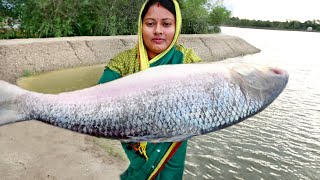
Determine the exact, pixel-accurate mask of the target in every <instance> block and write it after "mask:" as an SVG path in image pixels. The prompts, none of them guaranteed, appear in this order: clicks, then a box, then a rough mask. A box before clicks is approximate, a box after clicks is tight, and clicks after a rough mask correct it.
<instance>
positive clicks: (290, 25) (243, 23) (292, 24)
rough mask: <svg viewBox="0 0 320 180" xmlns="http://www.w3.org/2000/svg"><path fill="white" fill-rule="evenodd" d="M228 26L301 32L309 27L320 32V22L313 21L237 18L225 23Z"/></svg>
mask: <svg viewBox="0 0 320 180" xmlns="http://www.w3.org/2000/svg"><path fill="white" fill-rule="evenodd" d="M224 24H225V25H228V26H236V27H250V28H263V29H280V30H299V31H306V30H307V29H308V28H309V27H311V28H312V31H317V32H320V20H312V21H305V22H303V23H302V22H299V21H286V22H279V21H261V20H248V19H239V18H237V17H232V18H229V19H228V20H227V21H226V22H225V23H224Z"/></svg>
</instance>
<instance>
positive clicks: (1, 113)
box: [0, 80, 27, 126]
mask: <svg viewBox="0 0 320 180" xmlns="http://www.w3.org/2000/svg"><path fill="white" fill-rule="evenodd" d="M26 92H27V91H26V90H23V89H21V88H19V87H18V86H15V85H12V84H10V83H7V82H5V81H2V80H0V126H1V125H5V124H10V123H14V122H18V121H22V120H25V119H24V117H23V115H22V114H20V113H19V111H18V106H17V102H18V101H17V99H18V98H19V96H20V95H22V94H25V93H26Z"/></svg>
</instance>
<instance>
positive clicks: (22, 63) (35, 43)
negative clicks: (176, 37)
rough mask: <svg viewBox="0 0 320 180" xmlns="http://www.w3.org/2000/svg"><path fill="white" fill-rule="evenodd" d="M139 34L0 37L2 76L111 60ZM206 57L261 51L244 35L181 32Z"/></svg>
mask: <svg viewBox="0 0 320 180" xmlns="http://www.w3.org/2000/svg"><path fill="white" fill-rule="evenodd" d="M136 40H137V36H103V37H67V38H45V39H14V40H0V79H2V80H6V81H9V82H12V83H15V81H16V80H17V78H18V77H20V76H22V75H23V72H24V71H29V72H43V71H51V70H56V69H61V68H72V67H78V66H87V65H93V64H102V63H106V62H107V61H109V59H110V58H112V57H113V56H115V55H116V54H117V53H119V52H121V51H123V50H125V49H128V48H132V47H134V46H135V44H136ZM180 43H181V44H183V45H184V46H185V47H189V48H193V49H194V50H195V51H196V52H197V54H198V55H199V56H200V57H201V58H202V59H203V60H205V61H217V60H221V59H226V58H230V57H237V56H242V55H246V54H253V53H257V52H260V50H259V49H257V48H255V47H254V46H252V45H250V44H249V43H247V42H246V41H244V40H243V39H241V38H238V37H233V36H226V35H216V34H215V35H212V34H211V35H181V38H180Z"/></svg>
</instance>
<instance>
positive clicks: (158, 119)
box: [0, 63, 288, 142]
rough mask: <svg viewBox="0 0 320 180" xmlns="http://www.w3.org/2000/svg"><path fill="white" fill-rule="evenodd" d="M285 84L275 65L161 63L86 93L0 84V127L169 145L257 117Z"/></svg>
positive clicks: (283, 75) (279, 70)
mask: <svg viewBox="0 0 320 180" xmlns="http://www.w3.org/2000/svg"><path fill="white" fill-rule="evenodd" d="M287 82H288V74H287V73H286V72H285V71H284V70H281V69H278V68H268V67H262V68H257V67H253V66H250V65H247V64H236V65H233V64H227V65H225V64H221V63H211V64H182V65H164V66H159V67H155V68H150V69H148V70H145V71H142V72H139V73H135V74H132V75H129V76H126V77H123V78H120V79H118V80H115V81H112V82H109V83H106V84H102V85H97V86H94V87H91V88H87V89H83V90H78V91H73V92H65V93H61V94H56V95H54V94H41V93H36V92H30V91H27V90H24V89H21V88H19V87H17V86H15V85H12V84H9V83H7V82H5V81H0V125H3V124H8V123H13V122H17V121H24V120H31V119H36V120H40V121H43V122H46V123H50V124H53V125H55V126H59V127H62V128H65V129H70V130H72V131H77V132H80V133H86V134H90V135H94V136H102V137H106V138H113V139H118V140H121V141H125V142H140V141H147V142H173V141H181V140H184V139H187V138H190V137H192V136H198V135H202V134H206V133H209V132H213V131H216V130H219V129H222V128H225V127H228V126H230V125H233V124H236V123H238V122H241V121H242V120H244V119H246V118H248V117H250V116H252V115H254V114H257V113H258V112H260V111H262V110H263V109H265V108H266V107H267V106H268V105H269V104H270V103H271V102H273V101H274V100H275V99H276V98H277V97H278V95H279V94H280V93H281V92H282V91H283V89H284V88H285V86H286V84H287Z"/></svg>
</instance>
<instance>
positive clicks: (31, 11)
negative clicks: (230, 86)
mask: <svg viewBox="0 0 320 180" xmlns="http://www.w3.org/2000/svg"><path fill="white" fill-rule="evenodd" d="M144 1H145V0H135V1H132V0H1V4H0V22H2V23H0V38H7V39H9V38H33V37H65V36H109V35H110V36H111V35H130V34H137V20H138V15H139V12H140V7H141V5H142V3H143V2H144ZM178 1H179V3H180V5H181V11H182V16H183V27H182V33H186V34H190V33H192V34H195V33H198V34H200V33H201V34H202V33H212V32H219V30H220V29H219V28H218V26H219V25H220V24H221V23H223V22H224V21H225V20H226V19H227V18H228V17H229V16H230V11H228V10H227V9H226V8H224V6H223V0H217V1H216V3H213V4H210V3H209V0H178ZM17 25H18V27H17ZM15 26H16V27H15Z"/></svg>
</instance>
